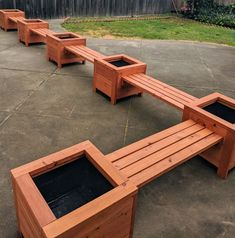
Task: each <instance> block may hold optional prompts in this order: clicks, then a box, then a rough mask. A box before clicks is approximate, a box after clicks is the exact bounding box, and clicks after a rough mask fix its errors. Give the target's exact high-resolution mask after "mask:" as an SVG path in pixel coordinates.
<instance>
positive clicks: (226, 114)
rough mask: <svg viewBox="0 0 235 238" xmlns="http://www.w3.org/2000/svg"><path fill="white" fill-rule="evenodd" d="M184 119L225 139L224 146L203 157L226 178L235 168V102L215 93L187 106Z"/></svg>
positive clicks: (217, 147)
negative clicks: (194, 122)
mask: <svg viewBox="0 0 235 238" xmlns="http://www.w3.org/2000/svg"><path fill="white" fill-rule="evenodd" d="M183 118H184V120H187V119H192V120H193V121H196V122H198V123H200V124H202V125H203V126H205V127H207V128H208V129H209V130H211V131H213V132H215V133H216V134H218V135H221V136H222V137H223V138H224V142H223V143H222V144H219V145H216V146H214V147H213V148H211V149H209V150H208V151H206V152H204V153H202V154H201V156H202V157H203V158H205V159H206V160H208V161H209V162H211V163H212V164H213V165H215V166H216V167H217V168H218V174H219V176H221V177H223V178H226V177H227V174H228V171H229V170H231V169H232V168H234V167H235V100H234V99H232V98H229V97H226V96H225V95H222V94H220V93H213V94H211V95H208V96H206V97H204V98H201V99H198V100H196V101H195V102H193V103H192V104H189V105H186V106H185V108H184V115H183Z"/></svg>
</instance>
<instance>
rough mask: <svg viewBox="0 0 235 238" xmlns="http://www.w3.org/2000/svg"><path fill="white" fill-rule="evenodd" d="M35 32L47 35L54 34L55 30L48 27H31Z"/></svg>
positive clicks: (43, 35)
mask: <svg viewBox="0 0 235 238" xmlns="http://www.w3.org/2000/svg"><path fill="white" fill-rule="evenodd" d="M31 31H32V32H33V33H34V34H37V35H40V36H42V37H46V35H48V34H53V33H54V32H53V31H51V30H50V29H47V28H39V29H31Z"/></svg>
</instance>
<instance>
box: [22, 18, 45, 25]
mask: <svg viewBox="0 0 235 238" xmlns="http://www.w3.org/2000/svg"><path fill="white" fill-rule="evenodd" d="M23 21H24V22H26V23H28V24H29V23H41V22H43V21H42V20H40V19H24V20H23Z"/></svg>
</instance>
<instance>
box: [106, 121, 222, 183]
mask: <svg viewBox="0 0 235 238" xmlns="http://www.w3.org/2000/svg"><path fill="white" fill-rule="evenodd" d="M221 141H222V137H221V136H219V135H217V134H216V133H214V132H213V131H210V130H208V129H207V128H205V127H204V126H202V125H200V124H197V123H195V122H193V121H191V120H189V121H186V122H183V123H181V124H179V125H177V126H174V127H172V128H169V129H168V130H166V131H163V132H160V133H157V134H155V135H153V136H151V137H148V138H146V139H143V140H141V141H139V142H136V143H134V144H132V145H130V146H127V147H124V148H122V149H120V150H118V151H116V152H113V153H112V154H110V155H107V156H106V158H107V159H108V160H109V161H111V162H113V164H114V166H115V167H116V168H118V169H119V170H120V171H121V172H122V173H123V174H124V175H125V176H127V177H128V178H129V179H130V180H131V181H132V182H134V184H135V185H136V186H138V187H141V186H143V185H144V184H146V183H147V182H149V181H151V180H153V179H154V178H156V177H158V176H160V175H161V174H163V173H166V172H168V171H169V170H170V169H172V168H174V167H176V166H177V165H179V164H181V163H183V162H185V161H186V160H188V159H190V158H192V157H194V156H195V155H198V154H200V153H201V152H203V151H205V150H207V149H208V148H210V147H212V146H213V145H215V144H218V143H219V142H221Z"/></svg>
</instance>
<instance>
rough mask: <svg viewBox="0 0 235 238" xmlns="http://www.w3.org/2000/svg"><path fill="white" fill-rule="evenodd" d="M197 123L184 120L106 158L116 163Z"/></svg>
mask: <svg viewBox="0 0 235 238" xmlns="http://www.w3.org/2000/svg"><path fill="white" fill-rule="evenodd" d="M195 124H196V122H194V121H192V120H187V121H185V122H182V123H180V124H178V125H175V126H173V127H171V128H168V129H166V130H164V131H162V132H159V133H156V134H154V135H151V136H149V137H147V138H144V139H142V140H140V141H137V142H135V143H132V144H131V145H128V146H126V147H124V148H121V149H119V150H116V151H114V152H112V153H110V154H108V155H106V159H108V160H109V161H110V162H113V163H114V162H115V161H117V160H119V159H121V158H123V157H125V156H127V155H129V154H132V153H134V152H135V151H138V150H141V149H142V148H144V147H146V146H149V145H151V144H153V143H156V142H157V141H160V140H162V139H164V138H167V137H168V136H171V135H174V134H175V133H177V132H179V131H181V130H184V129H186V128H189V127H191V126H193V125H195Z"/></svg>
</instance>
